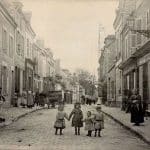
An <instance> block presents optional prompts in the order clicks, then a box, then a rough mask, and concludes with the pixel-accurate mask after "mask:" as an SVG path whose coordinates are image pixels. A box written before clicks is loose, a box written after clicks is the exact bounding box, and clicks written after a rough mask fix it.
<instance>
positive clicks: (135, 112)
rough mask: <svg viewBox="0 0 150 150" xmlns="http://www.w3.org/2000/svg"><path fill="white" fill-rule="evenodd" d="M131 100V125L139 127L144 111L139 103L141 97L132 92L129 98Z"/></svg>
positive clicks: (134, 91) (135, 91)
mask: <svg viewBox="0 0 150 150" xmlns="http://www.w3.org/2000/svg"><path fill="white" fill-rule="evenodd" d="M130 100H131V110H130V112H131V123H134V125H136V126H139V125H140V123H143V122H144V109H143V105H142V102H141V96H140V95H139V94H138V92H137V90H136V89H135V90H133V94H132V95H131V97H130Z"/></svg>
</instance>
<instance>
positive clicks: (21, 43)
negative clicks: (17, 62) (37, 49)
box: [20, 35, 24, 57]
mask: <svg viewBox="0 0 150 150" xmlns="http://www.w3.org/2000/svg"><path fill="white" fill-rule="evenodd" d="M20 45H21V56H22V57H23V56H24V37H23V36H22V35H21V39H20Z"/></svg>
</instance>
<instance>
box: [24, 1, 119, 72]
mask: <svg viewBox="0 0 150 150" xmlns="http://www.w3.org/2000/svg"><path fill="white" fill-rule="evenodd" d="M21 1H22V3H23V5H24V7H23V9H24V10H25V11H31V12H32V20H31V25H32V27H33V29H34V31H35V33H36V34H37V36H38V37H40V38H42V39H44V41H45V47H49V48H51V50H52V52H53V53H54V58H59V59H60V60H61V67H62V68H65V69H69V70H70V71H71V72H73V71H75V70H76V69H77V68H83V69H86V70H88V71H89V72H91V73H92V74H97V68H98V57H99V55H98V54H99V53H98V49H99V48H98V47H99V46H98V37H99V32H98V31H99V26H102V27H104V29H102V30H101V44H100V46H101V47H102V46H103V39H104V37H105V36H106V35H108V34H114V29H113V21H114V19H115V15H116V14H115V12H116V9H117V7H118V1H117V0H21Z"/></svg>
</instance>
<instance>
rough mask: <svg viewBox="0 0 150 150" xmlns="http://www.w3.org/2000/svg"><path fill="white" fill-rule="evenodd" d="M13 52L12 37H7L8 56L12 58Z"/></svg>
mask: <svg viewBox="0 0 150 150" xmlns="http://www.w3.org/2000/svg"><path fill="white" fill-rule="evenodd" d="M13 51H14V40H13V37H12V36H11V35H10V36H9V56H10V57H13Z"/></svg>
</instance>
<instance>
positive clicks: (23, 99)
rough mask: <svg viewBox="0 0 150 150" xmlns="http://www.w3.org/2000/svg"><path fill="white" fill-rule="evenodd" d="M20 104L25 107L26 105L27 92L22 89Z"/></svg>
mask: <svg viewBox="0 0 150 150" xmlns="http://www.w3.org/2000/svg"><path fill="white" fill-rule="evenodd" d="M21 106H22V107H23V108H25V107H26V106H27V92H26V91H23V92H22V97H21Z"/></svg>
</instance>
